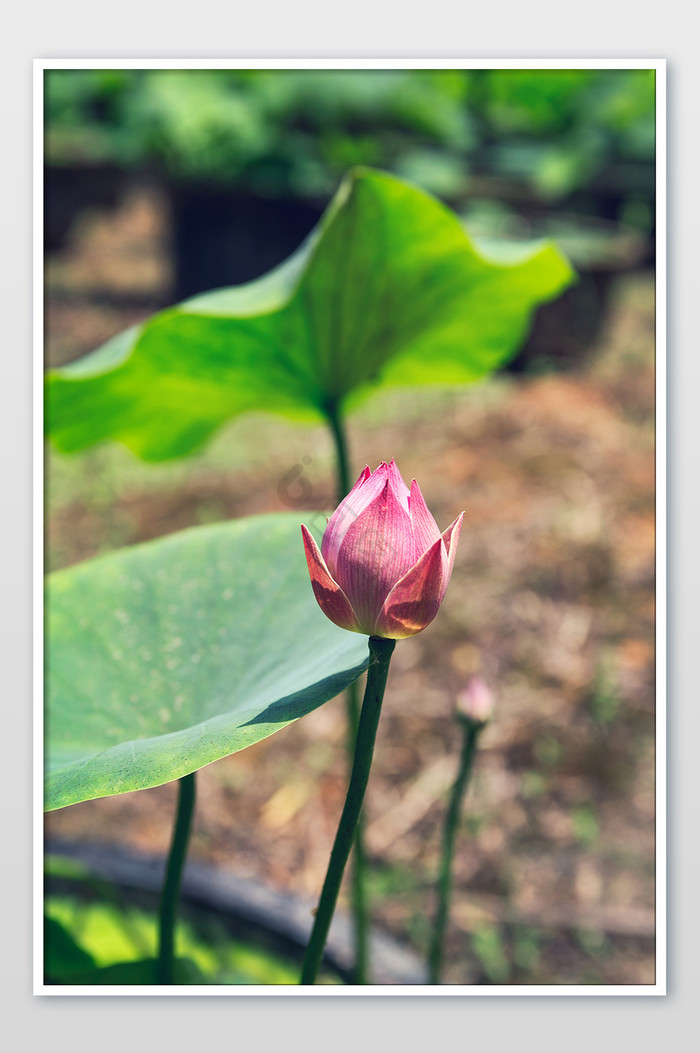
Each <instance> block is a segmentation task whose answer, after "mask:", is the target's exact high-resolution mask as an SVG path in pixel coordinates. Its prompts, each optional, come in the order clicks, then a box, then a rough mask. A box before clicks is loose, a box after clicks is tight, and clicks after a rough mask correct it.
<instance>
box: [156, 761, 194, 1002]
mask: <svg viewBox="0 0 700 1053" xmlns="http://www.w3.org/2000/svg"><path fill="white" fill-rule="evenodd" d="M194 776H195V773H194V772H192V774H191V775H185V776H183V778H182V779H180V782H179V794H178V800H177V816H176V819H175V828H174V830H173V839H172V842H171V844H170V854H169V856H168V864H167V867H166V870H165V881H164V883H163V891H162V893H161V898H160V915H159V946H158V962H157V965H156V980H157V982H158V983H159V984H172V983H173V966H174V961H173V945H174V933H175V912H176V910H177V901H178V897H179V893H180V881H181V879H182V868H183V865H184V862H185V856H186V854H187V842H188V841H189V836H190V827H191V825H192V813H193V811H194V798H195V779H194Z"/></svg>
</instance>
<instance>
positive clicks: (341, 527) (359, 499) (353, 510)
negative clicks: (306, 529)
mask: <svg viewBox="0 0 700 1053" xmlns="http://www.w3.org/2000/svg"><path fill="white" fill-rule="evenodd" d="M386 473H387V465H386V464H384V463H382V464H380V465H379V468H377V470H376V471H375V472H370V470H369V465H367V466H366V467H365V468H364V469H363V470H362V472H361V473H360V477H359V478H358V480H357V482H356V483H355V485H354V486H353V488H352V490H351V491H350V493H349V494H348V495H347V497H344V498H343V500H342V501H341V502H340V504H339V505H338V507H337V508H336V510H335V512H334V513H333V515H332V516H331V518H330V519H329V520H328V526H327V527H326V531H325V533H324V535H323V541H322V542H321V552H322V553H323V558H324V559H325V560H326V562H327V564H328V567H329V569H330V571H331V574H335V569H336V559H337V555H338V549H339V548H340V545H341V543H342V540H343V538H344V537H345V534H346V533H347V530H348V527H350V526H351V525H352V523H353V522H354V521H355V519H356V518H357V517H358V515H360V513H361V512H363V511H364V510H365V508H367V506H368V505H369V504H371V503H372V500H373V499H374V498H375V497H377V496H378V495H379V494H380V493H381V492H382V490H383V488H384V484H385V482H386Z"/></svg>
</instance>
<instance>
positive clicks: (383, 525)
mask: <svg viewBox="0 0 700 1053" xmlns="http://www.w3.org/2000/svg"><path fill="white" fill-rule="evenodd" d="M367 485H369V483H368V484H367ZM414 563H415V546H414V543H413V529H412V526H411V519H410V516H409V515H408V512H407V511H405V509H404V508H403V506H402V505H401V503H400V501H399V500H398V499H397V498H396V496H395V494H394V491H393V488H392V485H391V482H390V480H389V479H388V478H386V479H385V483H384V488H383V490H382V492H381V494H379V495H378V496H377V497H375V498H374V500H373V501H372V503H371V505H369V507H367V508H365V510H364V511H363V512H361V513H360V515H359V516H358V517H357V519H356V520H355V522H354V523H353V524H352V525H351V526H350V527H349V528H348V530H347V532H346V534H345V537H344V538H343V543H342V545H341V546H340V550H339V552H338V554H337V560H336V566H335V570H334V576H335V578H336V580H337V582H338V584H339V585H340V587H341V588H342V589H343V591H344V592H345V595H346V596H347V597H348V599H349V601H350V603H351V604H352V607H353V610H354V611H355V613H356V615H357V619H358V621H359V623H360V625H362V626H363V628H364V631H365V632H368V633H371V632H372V627H373V625H374V623H375V621H376V619H377V616H378V614H379V612H380V610H381V609H382V605H383V603H384V600H385V599H386V597H387V596H388V594H389V592H390V591H391V589H392V588H393V586H394V585H395V584H396V582H397V581H398V580H399V578H402V577H403V575H404V574H405V573H406V571H407V570H409V569H410V567H412V566H413V564H414Z"/></svg>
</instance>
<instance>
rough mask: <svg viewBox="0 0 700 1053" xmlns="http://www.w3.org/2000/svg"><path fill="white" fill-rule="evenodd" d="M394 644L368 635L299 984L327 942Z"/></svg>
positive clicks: (314, 969) (310, 976)
mask: <svg viewBox="0 0 700 1053" xmlns="http://www.w3.org/2000/svg"><path fill="white" fill-rule="evenodd" d="M395 646H396V641H395V640H385V639H382V638H380V637H377V636H370V638H369V668H368V670H367V686H366V687H365V697H364V700H363V702H362V712H361V713H360V721H359V724H358V728H357V737H356V742H355V757H354V760H353V765H352V772H351V774H350V783H349V785H348V792H347V796H346V798H345V805H344V806H343V812H342V815H341V817H340V823H339V824H338V831H337V833H336V835H335V841H334V843H333V850H332V851H331V858H330V861H329V863H328V870H327V872H326V879H325V881H324V882H323V889H322V890H321V898H320V900H319V904H318V910H317V911H316V918H315V919H314V924H313V928H312V930H311V937H310V939H309V944H308V947H307V948H306V955H305V957H304V966H303V969H302V973H301V980H300V981H299V982H300V983H301V984H313V983H315V981H316V976H317V974H318V968H319V965H320V964H321V958H322V956H323V948H324V947H325V945H326V939H327V937H328V930H329V928H330V924H331V920H332V918H333V912H334V910H335V905H336V903H337V901H338V892H339V891H340V885H341V883H342V880H343V872H344V870H345V865H346V863H347V861H348V856H349V855H350V849H351V848H352V843H353V839H354V837H355V834H356V831H357V823H358V820H359V818H360V813H361V811H362V802H363V800H364V796H365V790H366V789H367V782H368V779H369V773H370V768H371V766H372V755H373V753H374V742H375V739H376V737H377V727H378V725H379V716H380V713H381V711H382V701H383V699H384V688H385V687H386V679H387V676H388V674H389V662H390V661H391V656H392V654H393V651H394V647H395Z"/></svg>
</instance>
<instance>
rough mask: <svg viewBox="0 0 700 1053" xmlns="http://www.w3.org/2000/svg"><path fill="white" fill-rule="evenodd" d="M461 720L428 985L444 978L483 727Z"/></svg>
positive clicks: (446, 822) (446, 821) (429, 963)
mask: <svg viewBox="0 0 700 1053" xmlns="http://www.w3.org/2000/svg"><path fill="white" fill-rule="evenodd" d="M458 720H459V723H460V724H461V725H462V728H463V732H464V740H463V742H462V755H461V757H460V761H459V771H458V773H457V778H456V780H455V783H454V786H453V787H452V793H451V796H450V803H449V807H448V809H447V815H446V817H445V826H444V830H443V844H442V858H441V860H440V876H439V879H438V904H437V911H436V914H435V922H434V924H433V933H432V939H431V943H430V951H429V954H428V982H429V983H431V984H439V983H440V977H441V975H442V959H443V952H444V943H445V932H446V931H447V918H448V915H449V910H450V896H451V893H452V861H453V858H454V850H455V841H456V838H457V829H458V827H459V817H460V813H461V810H462V801H463V799H464V795H465V793H466V791H467V787H468V785H469V777H470V775H471V771H472V765H473V762H474V754H475V752H476V745H477V742H478V739H479V733H480V731H481V730H482V728H483V724H476V723H474V722H473V721H471V720H464V719H460V718H458Z"/></svg>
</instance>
